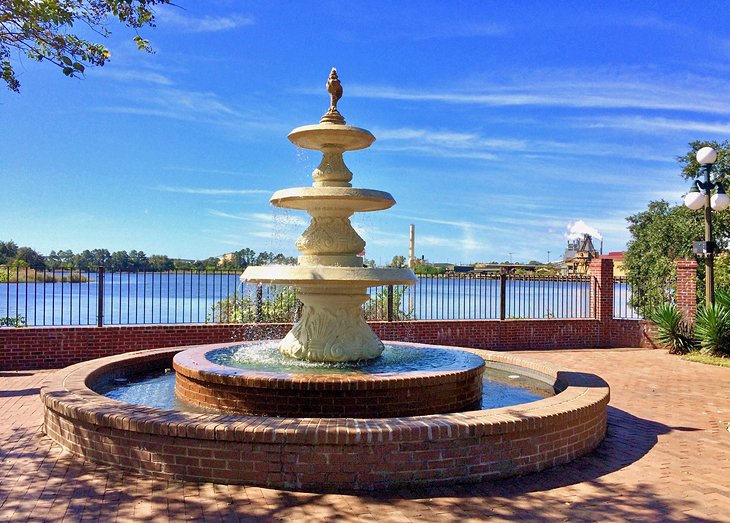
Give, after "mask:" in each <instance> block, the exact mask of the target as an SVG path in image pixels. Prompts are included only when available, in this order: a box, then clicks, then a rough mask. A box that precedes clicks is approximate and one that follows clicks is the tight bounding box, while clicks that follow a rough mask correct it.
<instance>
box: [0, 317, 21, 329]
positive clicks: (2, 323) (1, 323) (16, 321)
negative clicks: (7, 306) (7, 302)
mask: <svg viewBox="0 0 730 523" xmlns="http://www.w3.org/2000/svg"><path fill="white" fill-rule="evenodd" d="M0 327H25V318H24V317H22V316H8V317H5V318H0Z"/></svg>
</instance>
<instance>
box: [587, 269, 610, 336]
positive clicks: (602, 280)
mask: <svg viewBox="0 0 730 523" xmlns="http://www.w3.org/2000/svg"><path fill="white" fill-rule="evenodd" d="M588 274H589V275H590V276H591V310H592V311H593V313H594V314H595V316H594V317H595V319H597V320H598V322H599V323H598V346H599V347H608V346H609V345H610V341H611V323H612V322H613V260H609V259H606V258H596V259H595V260H592V261H591V265H590V267H589V268H588Z"/></svg>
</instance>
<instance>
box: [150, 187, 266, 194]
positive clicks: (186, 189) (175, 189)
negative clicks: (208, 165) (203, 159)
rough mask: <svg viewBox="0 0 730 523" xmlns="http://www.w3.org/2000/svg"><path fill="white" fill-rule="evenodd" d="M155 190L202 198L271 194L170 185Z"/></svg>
mask: <svg viewBox="0 0 730 523" xmlns="http://www.w3.org/2000/svg"><path fill="white" fill-rule="evenodd" d="M155 190H157V191H162V192H172V193H181V194H200V195H204V196H228V195H244V194H271V191H269V190H266V189H208V188H195V187H172V186H170V185H160V186H158V187H155Z"/></svg>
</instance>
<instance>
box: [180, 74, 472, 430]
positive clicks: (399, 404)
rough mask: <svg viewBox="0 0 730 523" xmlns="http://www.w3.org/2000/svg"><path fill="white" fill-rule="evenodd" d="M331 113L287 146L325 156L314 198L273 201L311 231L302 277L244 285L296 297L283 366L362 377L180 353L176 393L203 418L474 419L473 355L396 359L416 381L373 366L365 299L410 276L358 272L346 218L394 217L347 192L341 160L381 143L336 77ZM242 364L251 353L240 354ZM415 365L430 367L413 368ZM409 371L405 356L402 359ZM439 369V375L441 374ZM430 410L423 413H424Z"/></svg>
mask: <svg viewBox="0 0 730 523" xmlns="http://www.w3.org/2000/svg"><path fill="white" fill-rule="evenodd" d="M327 91H328V92H329V94H330V102H331V103H330V107H329V109H328V110H327V112H326V113H325V115H324V116H323V117H322V119H321V120H320V122H319V124H317V125H306V126H303V127H297V128H296V129H294V130H293V131H292V132H291V133H289V139H290V140H291V141H292V142H293V143H294V144H296V145H298V146H299V147H303V148H305V149H313V150H316V151H321V152H322V161H321V162H320V164H319V166H318V167H317V168H316V169H315V170H314V172H313V173H312V177H313V178H314V183H313V184H312V187H299V188H293V189H284V190H281V191H277V192H276V193H274V195H273V196H272V197H271V203H272V204H273V205H275V206H277V207H283V208H286V209H296V210H303V211H307V213H308V214H309V215H310V216H311V217H312V220H311V223H310V224H309V227H307V229H306V230H305V231H304V233H303V234H302V235H301V236H300V237H299V239H298V240H297V242H296V246H297V249H299V252H301V256H300V257H299V260H298V264H297V265H296V266H281V265H271V266H261V267H249V268H247V269H246V271H245V272H244V273H243V275H242V276H241V280H242V281H244V282H250V283H269V284H287V285H293V286H295V287H296V289H297V296H298V298H299V300H301V302H302V303H303V305H304V307H303V310H302V314H301V317H300V318H299V320H298V321H297V322H296V323H295V324H294V327H293V328H292V329H291V331H289V333H288V334H287V335H286V336H285V337H284V339H282V340H281V342H280V343H279V351H280V352H281V354H282V355H283V356H284V357H285V358H289V359H291V358H294V359H298V360H305V361H309V362H327V363H343V362H345V363H347V362H350V363H352V362H361V364H359V365H355V366H354V368H353V369H352V371H351V372H349V373H348V374H347V375H346V376H343V375H342V374H319V375H312V374H311V373H308V372H307V371H306V369H304V370H302V371H301V372H296V373H295V372H294V369H291V368H287V367H286V364H285V362H284V365H283V366H282V367H281V368H278V369H277V370H276V371H272V370H264V371H262V370H254V369H251V368H250V366H247V365H245V364H244V365H242V366H241V368H238V369H233V368H231V367H230V366H229V365H228V364H224V365H221V364H220V363H221V361H225V362H226V363H230V361H231V358H230V357H229V355H230V353H231V350H229V349H223V350H222V351H223V354H221V351H220V350H219V351H210V350H209V349H201V350H198V351H185V352H182V353H180V354H178V355H177V356H176V357H175V371H176V372H177V393H178V395H179V396H180V397H181V398H183V399H184V400H186V401H188V402H190V403H194V404H197V405H199V406H201V407H213V408H217V409H221V410H224V411H228V412H237V413H243V414H264V415H279V416H282V415H283V416H311V415H317V416H345V415H346V416H352V417H354V416H368V417H373V416H378V417H384V416H404V415H420V414H434V413H443V412H455V411H459V410H466V409H471V408H476V407H477V406H478V405H479V402H480V400H481V389H482V386H481V381H482V377H481V376H482V372H483V368H484V362H483V361H482V360H481V358H479V357H478V356H475V355H473V354H470V353H464V352H456V351H448V352H447V351H443V350H442V349H423V350H420V349H419V350H415V351H414V350H413V349H406V348H397V349H393V350H395V351H396V352H400V353H404V352H405V353H408V354H407V355H406V356H405V359H406V360H408V367H409V370H405V369H404V368H402V367H400V366H398V365H393V366H389V365H383V364H382V363H381V362H378V363H376V366H373V365H370V364H369V362H370V361H371V360H374V359H376V358H379V357H380V355H381V354H382V353H383V350H384V345H383V342H381V341H380V339H378V337H377V336H376V335H375V333H374V332H373V330H372V329H371V328H370V327H369V326H368V324H367V323H366V322H365V320H364V318H363V310H362V305H363V304H364V303H365V301H367V300H368V299H369V297H370V295H369V293H368V288H369V287H374V286H379V285H387V284H413V283H415V281H416V279H415V276H414V274H413V272H412V271H411V270H410V269H396V268H385V269H375V268H368V267H363V259H362V257H360V256H358V253H361V252H363V250H364V249H365V241H364V240H363V239H362V238H361V237H360V236H359V235H358V234H357V232H355V229H354V228H353V227H352V224H351V223H350V216H352V215H353V214H354V213H356V212H371V211H380V210H384V209H388V208H389V207H391V206H392V205H394V204H395V200H394V199H393V197H392V196H391V195H390V194H388V193H387V192H383V191H376V190H373V189H358V188H354V187H352V184H351V183H350V181H351V180H352V172H351V171H350V170H349V169H348V168H347V166H346V165H345V162H344V161H343V159H342V155H343V153H344V152H346V151H355V150H358V149H365V148H367V147H369V146H370V145H371V144H372V143H373V142H374V141H375V137H374V136H373V135H372V134H371V133H370V132H369V131H367V130H365V129H360V128H358V127H352V126H350V125H347V124H346V123H345V119H344V118H343V117H342V115H341V114H340V112H339V110H338V109H337V102H338V101H339V99H340V98H341V97H342V85H341V84H340V80H339V79H338V77H337V72H336V70H335V69H332V72H331V73H330V76H329V79H328V81H327ZM237 350H238V351H243V352H244V353H247V352H250V351H251V350H254V349H252V348H251V347H244V348H242V349H237ZM414 358H415V359H416V360H423V361H421V362H420V364H419V363H415V368H414V367H413V365H414V361H413V360H414ZM396 359H400V360H402V359H404V358H403V357H402V355H401V357H400V358H397V357H396ZM434 363H435V365H434ZM425 398H428V401H424V399H425Z"/></svg>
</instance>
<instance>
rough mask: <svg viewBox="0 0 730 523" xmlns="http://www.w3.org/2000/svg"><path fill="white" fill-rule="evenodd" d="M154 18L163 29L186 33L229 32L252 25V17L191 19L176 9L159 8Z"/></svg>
mask: <svg viewBox="0 0 730 523" xmlns="http://www.w3.org/2000/svg"><path fill="white" fill-rule="evenodd" d="M155 16H156V17H157V19H158V20H159V21H160V22H161V23H162V24H164V25H165V27H174V28H178V29H180V30H181V31H184V32H187V33H214V32H220V31H230V30H231V29H236V28H238V27H244V26H247V25H253V24H254V19H253V18H252V17H250V16H246V15H242V14H230V15H226V16H208V15H206V16H203V17H198V18H193V17H190V16H185V15H184V14H183V12H182V11H181V10H180V8H177V7H159V8H158V9H157V11H156V13H155Z"/></svg>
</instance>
